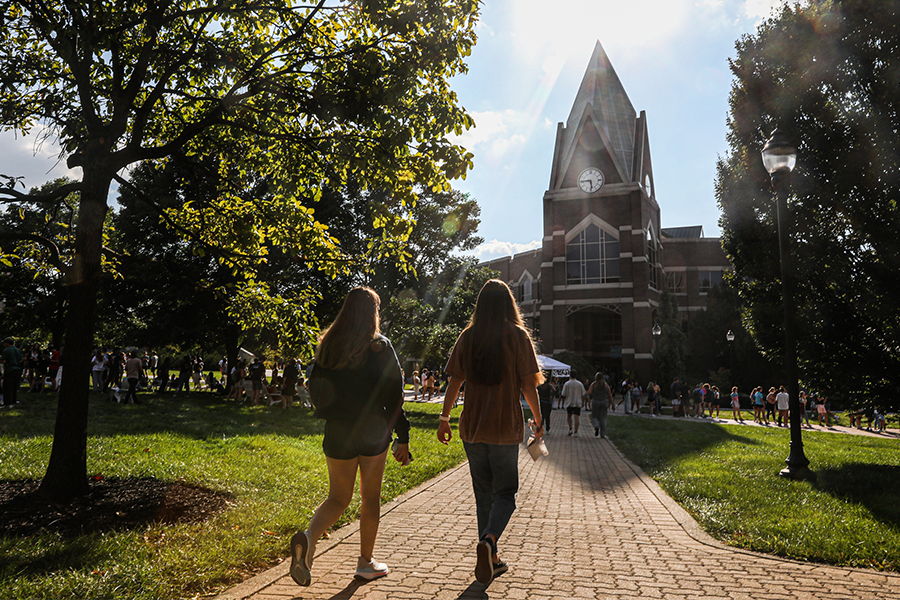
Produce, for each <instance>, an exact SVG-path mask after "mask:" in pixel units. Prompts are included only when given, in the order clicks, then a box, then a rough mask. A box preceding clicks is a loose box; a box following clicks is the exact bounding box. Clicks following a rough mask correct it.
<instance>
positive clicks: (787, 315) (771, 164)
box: [762, 129, 816, 480]
mask: <svg viewBox="0 0 900 600" xmlns="http://www.w3.org/2000/svg"><path fill="white" fill-rule="evenodd" d="M762 160H763V164H764V165H765V167H766V170H767V171H768V172H769V175H770V176H771V178H772V187H773V188H774V190H775V200H776V206H777V209H778V252H779V255H780V257H781V293H782V301H783V304H784V360H785V370H786V371H787V384H788V385H787V392H788V396H789V397H790V405H789V406H790V415H791V452H790V455H789V456H788V458H787V460H786V461H785V462H786V463H787V467H786V468H784V469H782V471H781V472H780V473H779V475H781V476H782V477H789V478H790V479H795V480H797V479H800V480H815V478H816V474H815V473H813V472H812V471H810V470H809V459H807V458H806V455H805V454H804V453H803V438H802V433H801V431H800V384H799V382H798V380H797V333H796V326H795V324H794V314H795V312H796V311H795V306H794V298H795V294H796V289H797V280H796V278H797V275H796V272H795V270H794V257H793V256H792V255H791V251H790V234H789V231H788V211H787V195H788V189H789V187H790V183H791V171H793V170H794V165H796V164H797V149H796V148H795V147H794V146H792V145H791V144H790V142H789V141H788V139H787V136H786V135H785V134H784V132H782V131H781V130H779V129H776V130H775V131H774V132H772V137H771V138H769V141H767V142H766V145H765V147H763V149H762Z"/></svg>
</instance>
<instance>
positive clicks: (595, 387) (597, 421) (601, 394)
mask: <svg viewBox="0 0 900 600" xmlns="http://www.w3.org/2000/svg"><path fill="white" fill-rule="evenodd" d="M588 395H590V397H591V421H593V424H594V437H596V436H598V435H599V436H600V437H601V438H605V437H606V414H607V412H608V411H609V404H610V402H613V401H614V400H613V393H612V390H611V389H609V384H608V383H606V379H605V378H604V377H603V373H597V374H596V375H594V382H593V383H591V388H590V389H589V390H588ZM651 410H652V408H651ZM651 414H653V413H652V412H651Z"/></svg>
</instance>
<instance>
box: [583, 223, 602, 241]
mask: <svg viewBox="0 0 900 600" xmlns="http://www.w3.org/2000/svg"><path fill="white" fill-rule="evenodd" d="M584 241H585V242H587V243H588V244H592V243H593V244H596V243H597V242H599V241H600V228H599V227H597V226H596V225H588V226H587V227H586V228H585V230H584Z"/></svg>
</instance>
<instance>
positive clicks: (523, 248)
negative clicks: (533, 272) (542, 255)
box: [469, 240, 543, 261]
mask: <svg viewBox="0 0 900 600" xmlns="http://www.w3.org/2000/svg"><path fill="white" fill-rule="evenodd" d="M542 245H543V242H541V241H540V240H534V241H532V242H528V243H527V244H519V243H516V242H501V241H500V240H491V241H489V242H484V243H483V244H481V245H480V246H478V247H477V248H475V249H474V250H472V252H471V253H469V254H471V255H472V256H474V257H475V258H477V259H478V260H480V261H487V260H493V259H495V258H502V257H504V256H512V255H513V254H518V253H519V252H527V251H528V250H534V249H535V248H540V247H541V246H542Z"/></svg>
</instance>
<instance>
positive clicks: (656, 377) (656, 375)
mask: <svg viewBox="0 0 900 600" xmlns="http://www.w3.org/2000/svg"><path fill="white" fill-rule="evenodd" d="M650 333H652V334H653V371H654V375H653V379H654V380H655V381H656V385H659V361H658V360H657V357H656V348H657V344H658V343H659V336H660V335H661V334H662V328H661V327H660V326H659V323H655V324H654V325H653V329H651V330H650ZM660 404H662V396H660V395H659V394H657V398H656V414H658V415H661V414H662V412H661V411H660ZM650 408H651V413H650V416H651V417H652V416H653V412H652V409H653V407H652V406H651V407H650Z"/></svg>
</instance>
